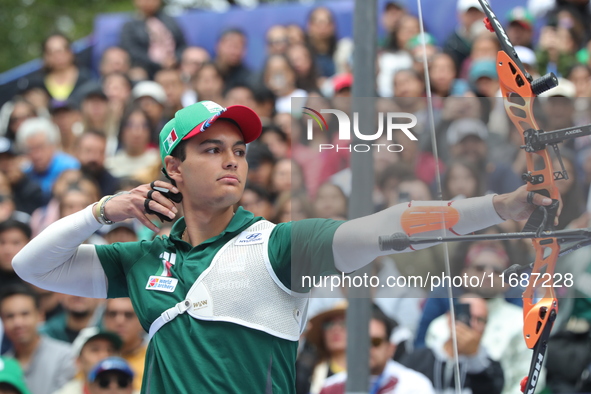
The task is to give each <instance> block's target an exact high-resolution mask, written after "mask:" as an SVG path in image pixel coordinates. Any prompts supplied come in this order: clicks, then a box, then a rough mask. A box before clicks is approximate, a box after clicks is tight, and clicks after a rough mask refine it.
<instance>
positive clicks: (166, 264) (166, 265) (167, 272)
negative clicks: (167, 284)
mask: <svg viewBox="0 0 591 394" xmlns="http://www.w3.org/2000/svg"><path fill="white" fill-rule="evenodd" d="M160 258H161V259H162V268H161V269H160V270H159V271H158V272H157V273H156V276H172V272H171V268H172V266H173V265H174V263H175V262H176V253H170V252H162V253H160Z"/></svg>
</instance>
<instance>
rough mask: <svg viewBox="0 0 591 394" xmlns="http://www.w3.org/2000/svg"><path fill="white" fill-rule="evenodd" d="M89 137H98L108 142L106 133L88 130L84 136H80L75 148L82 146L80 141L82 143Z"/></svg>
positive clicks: (75, 142)
mask: <svg viewBox="0 0 591 394" xmlns="http://www.w3.org/2000/svg"><path fill="white" fill-rule="evenodd" d="M89 135H94V136H95V137H98V138H100V139H101V140H103V141H105V142H106V141H107V135H106V134H105V132H104V131H102V130H97V129H86V130H84V132H83V133H82V134H80V135H79V136H78V138H76V140H75V141H74V146H76V147H78V146H80V141H82V140H83V139H84V138H86V137H88V136H89Z"/></svg>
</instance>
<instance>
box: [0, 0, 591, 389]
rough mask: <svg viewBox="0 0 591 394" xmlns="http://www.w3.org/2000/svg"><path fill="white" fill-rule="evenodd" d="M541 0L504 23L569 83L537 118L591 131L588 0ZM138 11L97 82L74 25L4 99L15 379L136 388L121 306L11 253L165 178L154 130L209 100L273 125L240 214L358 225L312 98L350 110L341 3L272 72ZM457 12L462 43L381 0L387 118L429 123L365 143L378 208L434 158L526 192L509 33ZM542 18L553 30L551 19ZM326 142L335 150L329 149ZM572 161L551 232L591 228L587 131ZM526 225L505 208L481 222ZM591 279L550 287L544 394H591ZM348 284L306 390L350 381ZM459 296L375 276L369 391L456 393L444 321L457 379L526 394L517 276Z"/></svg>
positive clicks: (321, 302)
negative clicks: (506, 55)
mask: <svg viewBox="0 0 591 394" xmlns="http://www.w3.org/2000/svg"><path fill="white" fill-rule="evenodd" d="M530 3H531V4H530V5H529V8H525V7H516V8H513V9H512V10H511V11H510V13H509V14H508V15H506V18H505V20H506V21H507V23H506V25H505V29H506V31H507V34H508V35H509V38H510V40H511V42H512V43H513V44H514V45H515V48H516V51H517V53H518V55H519V57H520V59H521V61H522V62H523V64H524V66H525V68H526V69H527V70H528V72H529V73H530V74H531V75H533V76H534V78H536V77H538V76H540V75H543V74H545V73H547V72H554V73H555V74H556V75H558V77H559V80H560V85H559V86H558V87H557V88H554V89H552V90H550V91H548V92H546V93H545V94H544V95H543V96H544V97H541V98H539V99H537V100H536V101H535V105H534V113H535V116H536V119H537V121H538V123H539V127H540V128H541V129H543V130H557V129H561V128H566V127H572V126H581V125H587V124H589V123H591V111H590V110H591V102H590V101H589V100H591V68H590V67H591V58H590V56H589V51H590V50H591V30H590V29H591V28H590V26H591V24H590V23H589V21H590V18H591V4H590V3H589V1H586V0H548V1H544V2H541V1H540V2H534V1H530ZM134 4H135V6H136V14H135V16H134V17H133V18H132V19H131V20H130V21H129V22H127V23H126V24H125V26H124V27H123V30H122V32H121V36H120V41H119V42H120V44H119V46H116V47H110V48H108V49H106V50H105V51H104V53H103V54H102V57H101V60H100V65H99V67H98V70H99V73H100V76H99V77H98V78H96V77H95V76H94V75H93V74H92V73H91V72H90V71H89V69H87V68H85V67H84V66H83V65H80V64H77V63H76V61H75V56H74V54H73V52H72V49H71V46H70V41H69V39H68V38H67V37H66V36H64V35H61V34H52V35H50V36H48V37H47V38H46V40H45V41H44V42H43V43H42V45H43V68H42V70H41V71H40V72H39V73H38V74H36V75H34V76H32V77H31V78H29V80H28V81H27V84H25V85H23V86H24V87H23V89H22V91H21V92H19V94H18V95H16V96H15V97H14V98H13V99H12V100H11V101H10V102H8V103H6V104H5V105H4V106H3V107H2V108H1V109H0V289H1V291H0V293H1V295H0V322H1V323H2V324H1V325H0V327H1V328H2V330H0V338H3V341H2V347H1V354H2V357H1V358H0V392H2V393H21V394H24V393H29V392H30V393H33V394H51V393H59V394H65V393H71V394H74V393H92V394H95V393H107V392H113V393H124V392H125V393H131V392H137V391H139V390H140V387H141V380H142V377H143V374H144V359H145V357H146V350H147V342H146V338H145V332H144V329H143V327H142V326H141V325H140V324H139V321H138V319H137V316H136V315H135V312H134V310H133V307H132V305H131V302H130V301H129V299H126V298H121V299H111V300H107V301H105V300H97V299H88V298H82V297H76V296H70V295H63V294H59V293H58V292H53V291H49V290H44V289H40V288H36V287H34V286H32V285H29V284H27V283H24V282H23V281H22V280H21V279H20V278H18V276H17V275H16V274H15V273H14V271H13V270H12V267H11V261H12V258H13V257H14V255H15V254H16V253H17V252H18V251H19V250H20V249H21V248H22V247H23V246H24V245H25V244H27V243H28V242H29V241H30V240H31V239H32V238H34V237H35V236H36V235H37V234H38V233H39V232H40V231H42V230H43V229H45V228H46V227H47V226H48V225H49V224H51V223H53V222H54V221H56V220H58V219H60V218H62V217H64V216H67V215H69V214H71V213H74V212H77V211H79V210H81V209H83V208H85V207H86V206H88V205H90V204H92V203H93V202H96V201H98V200H99V199H100V198H101V196H104V195H107V194H114V193H115V192H117V191H120V190H129V189H132V188H134V187H136V186H138V185H140V184H143V183H149V182H151V181H153V180H155V179H159V178H160V179H164V178H162V174H161V172H160V169H161V163H160V159H159V154H158V149H157V147H158V146H157V144H158V133H159V131H160V130H161V128H162V126H163V125H164V124H165V123H166V122H167V121H168V120H169V119H171V118H172V117H173V116H174V114H175V112H176V111H177V110H179V109H181V108H183V107H185V106H187V105H190V104H193V103H195V102H197V101H201V100H211V101H214V102H217V103H220V104H222V105H223V106H230V105H236V104H241V105H246V106H248V107H250V108H252V109H254V110H255V111H256V112H257V114H258V115H259V116H260V118H261V120H262V122H263V132H262V135H261V137H260V138H259V140H258V141H256V142H253V143H251V144H250V145H249V146H248V153H247V161H248V164H249V175H248V183H247V185H246V190H245V192H244V195H243V197H242V199H241V201H240V203H239V205H241V206H243V207H244V208H245V209H247V210H249V211H251V212H253V213H254V214H255V215H257V216H263V217H265V218H267V219H269V220H271V221H273V222H275V223H280V222H287V221H290V220H302V219H306V218H327V219H335V220H346V219H347V214H348V201H349V198H350V195H351V192H352V190H351V170H350V166H349V165H350V156H351V148H347V146H349V144H348V143H349V142H351V141H342V140H338V135H337V134H338V133H336V130H338V127H337V125H336V120H337V118H336V117H335V116H329V115H326V116H325V118H326V119H327V120H328V127H327V130H321V127H317V126H320V123H318V124H315V123H314V122H312V121H309V119H310V118H307V117H305V116H303V115H304V114H303V113H302V108H301V107H303V106H306V107H309V108H313V109H317V110H320V109H322V108H335V109H340V110H343V111H345V112H348V111H350V109H351V103H350V96H351V88H352V84H353V75H352V53H353V50H354V47H353V41H352V40H351V39H350V38H341V37H337V36H336V26H335V21H334V17H333V14H332V13H331V11H330V9H328V8H325V7H321V6H320V7H317V8H314V9H313V10H312V11H311V12H310V13H309V15H308V17H307V19H306V20H303V21H302V23H301V24H299V25H297V24H293V25H289V26H281V25H275V26H272V27H271V28H270V29H268V31H267V33H266V43H267V47H266V51H267V54H266V55H267V57H266V60H265V62H264V67H263V69H262V70H251V69H249V68H248V67H247V66H246V65H245V64H244V62H243V59H244V57H245V53H246V50H247V40H248V39H249V35H248V31H241V30H239V29H228V30H225V31H224V32H223V33H222V34H221V35H220V37H219V38H218V40H217V44H216V46H215V51H214V52H213V53H209V52H208V51H207V50H205V49H204V48H201V47H198V46H189V45H187V43H186V42H185V38H184V36H183V32H182V30H181V29H180V27H179V26H178V25H177V23H176V22H175V20H174V19H173V18H171V17H169V16H167V15H166V14H164V13H163V12H162V4H161V1H160V0H135V1H134ZM457 16H458V25H457V26H456V28H455V29H454V31H453V33H452V34H451V35H450V36H449V37H434V36H432V35H430V34H429V32H424V33H421V32H420V27H419V20H418V19H417V17H416V15H413V14H412V13H409V12H408V11H407V10H406V9H405V7H404V6H403V4H402V3H399V2H395V1H392V2H388V3H386V5H385V7H384V8H383V9H382V10H380V22H381V24H382V27H383V29H384V31H385V34H384V35H383V36H382V37H380V39H379V42H378V43H377V45H378V56H377V59H376V64H377V67H376V93H377V97H378V99H377V100H376V102H375V107H376V108H377V110H376V112H382V113H385V112H406V113H411V114H414V115H415V116H416V117H417V120H418V123H417V125H416V127H414V128H413V129H412V132H413V133H414V134H415V135H416V136H417V138H418V141H410V140H409V139H408V138H406V136H405V135H404V134H402V133H399V134H400V135H398V134H396V133H394V134H393V136H392V140H388V139H386V135H385V133H384V135H383V137H381V138H380V139H379V140H378V141H376V142H375V143H376V144H380V143H381V144H384V145H383V146H387V145H390V144H398V146H402V147H403V149H401V150H400V151H398V152H396V153H393V152H391V151H388V150H386V149H381V150H379V151H373V163H374V177H375V187H374V191H373V197H372V198H373V205H374V206H375V209H376V211H377V210H381V209H384V208H387V207H390V206H393V205H395V204H398V203H402V202H408V201H411V200H432V199H437V198H438V196H437V192H436V187H435V184H436V170H435V168H436V165H438V166H439V168H440V169H441V171H442V173H443V184H442V187H443V190H442V194H443V196H442V197H443V198H444V199H456V200H457V199H461V198H469V197H476V196H481V195H484V194H490V193H499V194H501V193H506V192H510V191H513V190H515V189H516V188H518V187H519V186H520V185H522V184H523V181H522V177H521V175H522V174H523V173H524V172H525V171H526V159H525V157H526V156H525V152H524V151H523V150H521V149H520V145H522V140H521V136H520V135H519V132H518V131H517V129H516V128H515V127H514V126H513V124H512V123H511V122H510V120H509V119H508V118H507V116H506V114H505V109H504V106H503V102H502V99H501V98H500V97H501V96H500V88H499V80H498V76H497V72H496V60H495V59H496V55H497V52H498V51H499V49H500V46H499V42H498V40H497V38H496V36H495V35H494V34H493V33H490V32H488V31H487V30H486V29H485V28H484V26H483V24H482V23H481V21H482V18H483V17H484V14H483V12H482V10H481V6H480V4H479V3H478V1H477V0H458V1H457ZM541 21H544V23H545V24H544V25H543V26H541V29H539V32H538V31H537V30H536V28H535V27H536V26H538V27H540V26H539V25H540V23H539V22H541ZM538 33H539V34H538ZM425 60H426V63H425ZM425 68H427V70H428V73H429V76H430V86H431V93H432V96H433V104H434V116H435V118H434V123H435V130H436V136H437V138H436V140H435V141H434V140H432V138H431V131H430V128H429V118H428V101H427V99H426V95H427V94H426V91H425V89H426V81H425V77H424V71H425ZM292 99H293V101H292ZM296 102H297V103H301V105H297V106H296V105H295V104H293V103H296ZM307 121H309V123H307ZM307 127H308V128H309V127H311V128H312V131H313V132H311V133H310V132H309V130H307ZM307 131H308V132H307ZM328 145H330V146H333V147H340V149H336V148H335V149H324V150H323V149H322V148H321V147H322V146H328ZM433 145H436V146H435V147H436V148H437V151H438V153H439V154H438V159H436V157H437V156H435V155H434V154H433V148H434V146H433ZM561 153H562V163H563V165H564V169H565V170H566V171H567V172H568V174H569V178H568V180H562V181H559V182H557V184H558V188H559V190H560V193H561V196H562V201H563V209H562V213H561V216H560V224H559V226H558V228H559V229H564V228H583V227H588V225H589V224H588V222H589V214H588V207H589V206H591V202H590V200H589V197H590V193H589V189H590V185H591V154H590V153H591V137H582V138H578V139H576V140H569V141H565V143H564V144H561ZM437 160H439V162H437ZM554 161H555V163H554V167H555V168H556V169H560V168H562V167H561V163H560V161H559V160H558V158H557V157H555V156H554ZM179 216H181V214H179ZM159 226H161V230H160V233H158V234H153V233H151V231H149V230H147V229H146V228H145V227H142V226H141V225H140V224H139V223H136V222H133V221H129V222H122V223H117V224H115V225H112V226H105V227H104V228H103V230H101V231H100V232H98V233H97V234H95V235H94V236H93V237H91V238H90V239H88V240H87V243H91V244H111V243H115V242H134V241H139V240H149V239H151V238H153V237H154V236H166V235H167V234H168V233H169V231H170V224H168V223H165V224H159ZM522 227H523V223H516V222H505V223H503V224H502V225H501V226H499V227H494V228H491V229H488V230H486V231H487V232H492V233H498V232H507V231H511V232H514V231H520V230H521V228H522ZM450 254H451V268H452V274H453V275H464V274H467V275H478V276H480V275H482V274H483V273H485V274H491V273H492V274H499V273H502V272H503V271H504V270H505V269H506V268H507V267H509V266H510V265H512V264H515V263H518V264H525V263H526V262H530V261H533V258H534V254H533V250H532V248H531V245H528V244H527V242H523V241H503V242H501V241H486V242H484V241H480V242H467V243H462V244H459V245H450ZM443 256H444V252H443V247H442V246H437V247H433V248H429V249H425V250H420V251H417V252H413V253H410V254H400V255H392V256H387V257H383V258H380V259H379V260H378V261H376V262H375V263H374V264H372V266H371V267H372V268H371V269H372V273H373V274H374V275H377V276H378V277H380V278H386V277H388V276H398V277H401V276H405V277H411V276H419V277H422V278H426V277H427V276H428V275H429V273H441V272H443V271H444V269H445V268H444V257H443ZM589 262H591V252H587V251H585V250H584V249H583V250H580V251H577V252H575V253H573V254H571V255H569V256H567V257H565V258H563V259H562V260H561V263H560V266H559V268H558V269H559V272H562V273H563V274H567V273H576V274H577V275H578V277H581V278H583V277H587V276H588V275H589V273H588V272H587V271H589V270H590V268H589ZM39 263H40V264H41V263H42V262H39ZM575 263H576V264H575ZM494 278H498V275H497V276H494ZM580 283H582V281H581V282H578V281H574V285H571V286H569V285H568V284H566V283H565V286H564V287H563V288H561V290H560V293H559V296H560V297H561V309H560V313H559V316H558V320H557V322H556V324H555V328H554V334H553V337H552V339H551V341H550V344H549V354H548V357H547V362H546V365H545V367H544V370H543V371H542V373H541V375H540V384H539V387H544V386H545V389H544V390H545V392H547V393H552V392H554V393H563V392H564V393H571V392H586V391H591V378H590V375H591V374H590V373H589V372H590V371H591V352H589V351H588V350H587V349H590V348H591V331H590V325H589V322H591V302H590V299H591V298H589V297H591V295H589V291H588V289H585V287H584V283H583V284H580ZM585 283H587V282H585ZM347 290H348V289H347V288H345V287H342V288H337V289H329V288H323V287H318V288H314V289H313V290H312V298H311V301H310V306H309V311H308V316H309V318H310V320H309V325H308V329H307V330H306V332H305V333H304V336H303V338H302V341H301V345H300V353H299V358H298V363H297V366H296V371H297V393H302V394H307V393H323V394H330V393H343V392H344V389H345V382H346V365H347V363H346V355H347V354H346V344H347V330H346V326H345V324H344V322H345V314H346V310H347V304H346V301H345V298H346V294H347ZM374 290H375V291H374ZM453 291H454V296H455V297H456V298H455V302H456V304H457V305H459V306H457V308H456V309H457V311H458V314H457V315H456V316H450V314H449V303H448V300H447V298H445V297H447V288H446V287H444V286H440V287H436V288H435V289H430V288H428V287H426V286H424V287H420V286H407V287H396V288H376V289H372V296H373V297H374V306H373V309H372V319H371V322H370V327H369V332H370V337H371V349H370V371H371V374H372V390H373V391H372V393H390V392H392V393H394V392H396V393H401V392H416V393H419V392H427V393H430V392H434V391H435V392H441V393H443V392H449V390H452V389H453V388H454V387H455V386H454V373H453V365H454V357H455V356H454V351H453V347H452V340H451V337H452V336H451V328H452V327H453V325H452V324H451V322H452V320H453V321H456V325H455V329H456V334H457V348H458V361H459V364H460V375H461V380H462V381H461V384H462V387H463V388H464V390H466V391H463V392H471V393H474V394H477V393H503V394H509V393H518V392H520V391H519V382H520V381H521V378H522V377H523V376H526V375H527V374H528V371H529V364H530V359H531V351H530V350H529V349H527V347H526V346H525V343H524V340H523V336H522V328H523V323H522V322H523V316H522V302H521V291H522V289H521V288H517V287H508V286H506V285H505V286H503V283H502V282H501V281H500V280H497V279H494V280H491V283H488V284H486V285H483V286H479V287H469V286H465V287H455V288H454V289H453ZM462 311H463V312H464V313H463V314H461V313H460V312H462ZM462 316H463V317H464V318H462ZM2 334H3V335H2ZM15 360H16V361H15ZM572 360H576V365H573V364H574V362H573V361H572ZM247 391H248V390H247ZM247 391H245V392H247Z"/></svg>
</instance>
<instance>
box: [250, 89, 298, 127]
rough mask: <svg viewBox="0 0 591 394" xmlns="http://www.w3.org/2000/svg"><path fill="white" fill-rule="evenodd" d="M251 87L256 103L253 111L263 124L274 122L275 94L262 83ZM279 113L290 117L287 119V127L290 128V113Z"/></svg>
mask: <svg viewBox="0 0 591 394" xmlns="http://www.w3.org/2000/svg"><path fill="white" fill-rule="evenodd" d="M253 89H254V99H255V101H256V103H257V105H256V107H255V112H256V113H257V115H258V116H259V117H260V118H261V123H262V124H263V126H270V125H271V124H273V123H275V119H273V117H274V116H275V98H276V97H275V94H274V93H273V92H272V91H271V90H269V89H267V87H265V86H264V85H259V86H257V87H255V88H253ZM281 115H282V116H285V117H288V118H289V119H290V120H289V121H288V123H289V125H287V126H288V128H291V123H290V122H291V114H288V113H286V114H279V116H281ZM278 126H279V125H278ZM280 127H281V126H280ZM282 130H283V131H284V132H286V131H285V129H283V128H282ZM288 131H289V130H288ZM286 133H287V132H286Z"/></svg>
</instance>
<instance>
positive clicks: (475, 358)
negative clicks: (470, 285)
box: [402, 294, 504, 394]
mask: <svg viewBox="0 0 591 394" xmlns="http://www.w3.org/2000/svg"><path fill="white" fill-rule="evenodd" d="M458 303H459V304H466V305H468V308H469V311H470V314H469V315H468V316H470V320H469V321H462V320H460V319H458V317H457V316H458V315H456V318H455V320H456V322H455V327H456V338H457V346H458V347H457V351H458V355H459V358H458V364H459V367H460V376H462V382H461V388H460V391H461V392H470V393H472V394H500V393H501V391H502V390H503V384H504V378H503V369H502V368H501V365H500V364H499V362H498V361H493V360H491V359H490V357H489V356H488V354H487V352H486V350H485V349H484V347H483V346H482V336H483V334H484V331H485V328H486V325H487V320H488V308H487V304H486V301H485V300H484V299H482V298H480V297H477V296H475V295H472V296H471V295H468V294H467V295H464V296H462V297H461V298H460V299H459V300H458ZM457 312H458V311H457V310H456V313H457ZM452 318H453V317H451V316H450V314H449V313H448V314H447V320H448V330H449V332H451V330H452V326H451V319H452ZM454 359H455V357H454V348H453V343H452V338H451V336H450V337H449V338H448V339H447V341H445V343H444V344H443V347H442V348H424V349H418V350H416V351H415V352H413V353H411V354H409V355H408V356H406V358H404V359H403V360H402V363H403V364H404V365H406V366H407V367H409V368H411V369H413V370H415V371H418V372H420V373H422V374H425V376H427V377H428V378H429V379H430V380H431V383H433V385H434V386H435V390H436V391H437V392H439V393H444V392H447V391H450V392H451V390H453V389H454V388H455V387H456V383H455V379H454V377H453V374H451V373H448V371H451V370H452V368H453V364H454V363H455V361H454Z"/></svg>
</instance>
